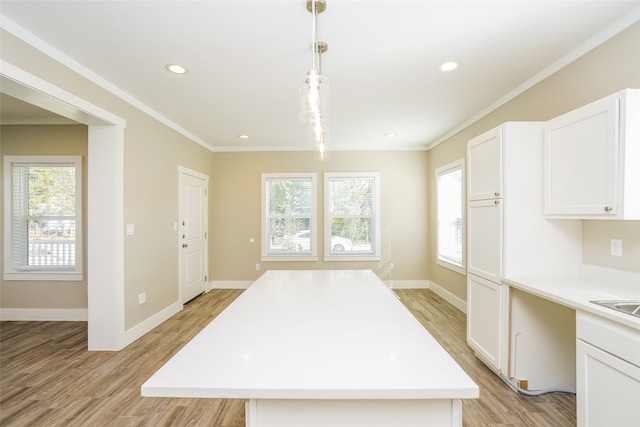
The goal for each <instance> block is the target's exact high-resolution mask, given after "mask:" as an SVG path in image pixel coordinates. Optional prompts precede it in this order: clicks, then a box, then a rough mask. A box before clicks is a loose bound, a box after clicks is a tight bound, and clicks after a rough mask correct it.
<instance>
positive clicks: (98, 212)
mask: <svg viewBox="0 0 640 427" xmlns="http://www.w3.org/2000/svg"><path fill="white" fill-rule="evenodd" d="M88 135H89V144H88V156H87V158H88V162H87V163H88V168H87V171H88V182H89V185H88V188H89V191H88V193H87V200H88V204H87V230H88V231H87V279H88V287H87V294H88V295H87V296H88V306H89V343H88V348H89V350H120V349H122V348H123V347H124V346H125V345H126V344H125V342H126V340H125V336H124V333H125V309H124V295H125V292H124V288H125V285H124V230H125V227H124V128H123V127H120V126H90V127H89V133H88Z"/></svg>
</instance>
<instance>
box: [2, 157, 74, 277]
mask: <svg viewBox="0 0 640 427" xmlns="http://www.w3.org/2000/svg"><path fill="white" fill-rule="evenodd" d="M4 236H5V242H4V279H5V280H64V281H71V280H82V253H83V248H82V157H81V156H5V157H4Z"/></svg>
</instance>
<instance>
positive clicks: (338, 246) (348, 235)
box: [324, 172, 380, 261]
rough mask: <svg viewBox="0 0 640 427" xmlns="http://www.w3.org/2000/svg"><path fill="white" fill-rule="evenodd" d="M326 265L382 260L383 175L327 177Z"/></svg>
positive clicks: (356, 174) (367, 173) (346, 174)
mask: <svg viewBox="0 0 640 427" xmlns="http://www.w3.org/2000/svg"><path fill="white" fill-rule="evenodd" d="M324 193H325V227H324V259H325V261H379V260H380V174H379V173H377V172H352V173H326V174H325V182H324Z"/></svg>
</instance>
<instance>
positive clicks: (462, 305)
mask: <svg viewBox="0 0 640 427" xmlns="http://www.w3.org/2000/svg"><path fill="white" fill-rule="evenodd" d="M429 289H431V290H432V291H433V292H434V293H435V294H436V295H438V296H439V297H441V298H442V299H444V300H445V301H447V302H448V303H449V304H451V305H452V306H454V307H455V308H457V309H458V310H460V311H461V312H463V313H464V314H467V302H466V301H465V300H463V299H461V298H458V297H457V296H455V295H454V294H452V293H451V292H449V291H447V290H446V289H444V288H443V287H442V286H440V285H438V284H436V283H434V282H432V281H429Z"/></svg>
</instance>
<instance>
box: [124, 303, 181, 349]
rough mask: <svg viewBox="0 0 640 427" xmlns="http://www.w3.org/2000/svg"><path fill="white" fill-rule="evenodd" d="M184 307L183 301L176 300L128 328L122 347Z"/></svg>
mask: <svg viewBox="0 0 640 427" xmlns="http://www.w3.org/2000/svg"><path fill="white" fill-rule="evenodd" d="M182 308H183V305H182V303H180V302H175V303H173V304H171V305H170V306H169V307H167V308H165V309H164V310H162V311H161V312H159V313H157V314H155V315H154V316H152V317H150V318H148V319H147V320H145V321H143V322H142V323H138V324H137V325H136V326H134V327H133V328H131V329H128V330H126V331H125V332H124V338H123V339H124V343H123V346H122V348H124V347H126V346H128V345H129V344H131V343H132V342H134V341H135V340H137V339H138V338H140V337H142V336H143V335H144V334H146V333H147V332H150V331H152V330H153V328H155V327H156V326H158V325H160V324H161V323H162V322H164V321H165V320H167V319H169V318H170V317H171V316H173V315H174V314H176V313H178V312H179V311H180V310H182Z"/></svg>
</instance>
